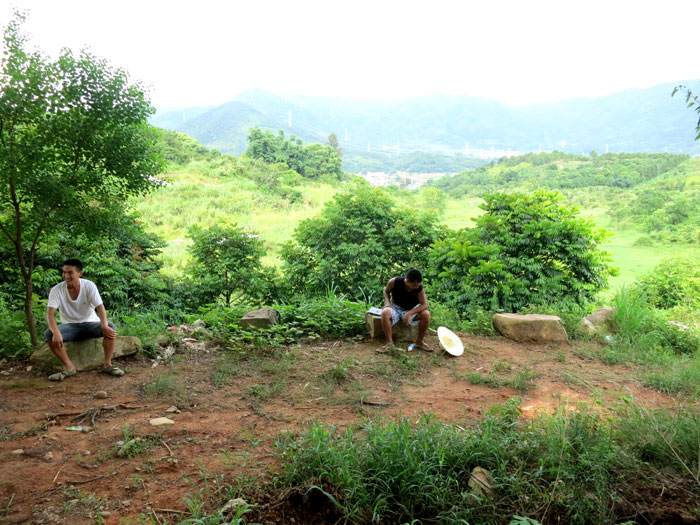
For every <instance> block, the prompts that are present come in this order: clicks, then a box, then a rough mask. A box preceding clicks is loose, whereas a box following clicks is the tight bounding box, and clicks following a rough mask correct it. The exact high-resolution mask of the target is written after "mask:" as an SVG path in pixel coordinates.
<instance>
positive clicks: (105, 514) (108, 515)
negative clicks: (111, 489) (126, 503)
mask: <svg viewBox="0 0 700 525" xmlns="http://www.w3.org/2000/svg"><path fill="white" fill-rule="evenodd" d="M111 515H112V512H111V511H109V510H103V511H101V512H100V516H102V517H103V518H109V517H110V516H111Z"/></svg>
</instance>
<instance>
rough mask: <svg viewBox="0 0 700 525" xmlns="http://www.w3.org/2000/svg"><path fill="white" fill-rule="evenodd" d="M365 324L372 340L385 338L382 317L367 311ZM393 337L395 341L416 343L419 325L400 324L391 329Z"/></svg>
mask: <svg viewBox="0 0 700 525" xmlns="http://www.w3.org/2000/svg"><path fill="white" fill-rule="evenodd" d="M374 310H377V309H374ZM365 324H366V325H367V331H368V332H369V336H370V337H371V338H372V339H378V338H380V337H385V336H384V328H383V327H382V317H381V315H377V314H376V313H375V312H374V311H371V310H370V311H367V312H366V313H365ZM391 335H392V338H393V339H394V340H395V341H415V340H416V338H417V337H418V325H415V326H414V325H408V326H406V325H404V324H403V323H402V322H398V323H396V324H395V325H394V326H393V327H392V328H391Z"/></svg>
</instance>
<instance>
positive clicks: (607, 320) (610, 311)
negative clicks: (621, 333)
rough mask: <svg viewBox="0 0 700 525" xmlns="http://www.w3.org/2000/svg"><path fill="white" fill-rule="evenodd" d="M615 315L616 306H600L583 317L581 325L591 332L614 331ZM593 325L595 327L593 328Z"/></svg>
mask: <svg viewBox="0 0 700 525" xmlns="http://www.w3.org/2000/svg"><path fill="white" fill-rule="evenodd" d="M613 315H615V308H613V307H610V306H609V307H607V308H598V309H597V310H596V311H595V312H593V313H592V314H590V315H587V316H586V317H584V318H583V319H581V322H580V323H579V326H580V327H581V328H582V329H583V330H584V331H585V332H587V333H589V334H597V333H613V332H614V331H615V325H614V324H613ZM586 321H587V322H586ZM591 326H592V327H593V329H592V330H591Z"/></svg>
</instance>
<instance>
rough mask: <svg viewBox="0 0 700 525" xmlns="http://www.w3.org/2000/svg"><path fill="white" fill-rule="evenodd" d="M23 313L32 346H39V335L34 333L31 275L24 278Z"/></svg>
mask: <svg viewBox="0 0 700 525" xmlns="http://www.w3.org/2000/svg"><path fill="white" fill-rule="evenodd" d="M24 290H25V292H24V315H25V316H26V317H27V329H28V330H29V337H30V338H31V341H32V346H39V337H38V336H37V333H36V323H35V322H34V311H33V310H32V294H33V292H34V283H33V282H32V276H31V275H30V276H29V280H27V278H26V277H25V278H24Z"/></svg>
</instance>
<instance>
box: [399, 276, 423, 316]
mask: <svg viewBox="0 0 700 525" xmlns="http://www.w3.org/2000/svg"><path fill="white" fill-rule="evenodd" d="M421 290H423V285H422V284H421V285H419V286H418V288H416V289H415V290H411V291H410V292H409V291H408V290H407V289H406V278H405V277H394V287H393V288H392V289H391V302H392V303H394V304H395V305H397V306H400V307H401V308H403V309H404V310H410V309H411V308H413V307H414V306H416V305H417V304H418V303H419V301H418V294H419V293H420V292H421Z"/></svg>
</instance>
